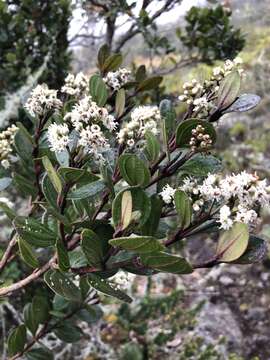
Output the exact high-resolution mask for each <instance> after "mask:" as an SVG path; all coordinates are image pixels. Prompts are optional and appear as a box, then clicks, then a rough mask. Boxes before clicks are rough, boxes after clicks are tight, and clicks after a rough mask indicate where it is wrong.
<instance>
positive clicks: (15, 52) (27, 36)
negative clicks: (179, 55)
mask: <svg viewBox="0 0 270 360" xmlns="http://www.w3.org/2000/svg"><path fill="white" fill-rule="evenodd" d="M70 16H71V2H70V0H55V1H51V0H7V1H5V0H0V64H1V65H0V89H1V90H0V96H1V95H3V94H4V93H6V92H14V91H15V90H16V89H17V88H18V87H20V86H22V85H23V84H24V82H25V81H26V79H27V77H28V76H29V74H31V73H33V72H35V71H36V70H37V69H39V67H40V66H41V65H42V64H43V62H44V60H45V58H46V56H48V57H49V58H48V61H47V67H46V70H45V71H44V74H43V75H42V78H41V79H40V81H41V82H45V81H46V82H47V83H48V85H49V86H51V87H59V86H60V85H61V84H62V82H63V80H64V77H65V76H66V73H67V71H68V69H69V64H70V54H69V52H68V40H67V31H68V27H69V21H70Z"/></svg>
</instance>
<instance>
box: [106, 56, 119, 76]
mask: <svg viewBox="0 0 270 360" xmlns="http://www.w3.org/2000/svg"><path fill="white" fill-rule="evenodd" d="M122 62H123V57H122V55H121V54H113V55H111V56H109V57H107V58H106V60H105V62H104V65H103V71H104V72H108V71H115V70H117V69H118V68H119V67H120V65H121V64H122Z"/></svg>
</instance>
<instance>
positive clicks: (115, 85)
mask: <svg viewBox="0 0 270 360" xmlns="http://www.w3.org/2000/svg"><path fill="white" fill-rule="evenodd" d="M130 75H131V71H130V70H128V69H125V68H121V69H118V70H117V71H109V72H108V74H107V75H106V77H104V78H103V80H104V82H105V83H106V84H107V85H108V86H109V87H111V88H112V89H113V90H119V89H120V88H121V87H122V86H124V85H125V84H126V83H127V82H128V81H129V80H130Z"/></svg>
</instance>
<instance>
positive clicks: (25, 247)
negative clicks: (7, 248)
mask: <svg viewBox="0 0 270 360" xmlns="http://www.w3.org/2000/svg"><path fill="white" fill-rule="evenodd" d="M18 245H19V251H20V256H21V258H22V259H23V261H24V262H25V263H26V264H27V265H29V266H30V267H32V268H34V269H35V268H37V267H39V262H38V259H37V257H36V255H35V253H34V251H33V249H32V248H31V246H30V245H29V244H28V243H27V242H26V241H24V240H23V239H22V238H20V237H19V238H18Z"/></svg>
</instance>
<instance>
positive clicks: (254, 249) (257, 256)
mask: <svg viewBox="0 0 270 360" xmlns="http://www.w3.org/2000/svg"><path fill="white" fill-rule="evenodd" d="M266 255H267V244H266V241H265V240H263V239H261V238H259V237H257V236H254V235H251V236H250V237H249V241H248V246H247V249H246V251H245V252H244V254H243V255H242V256H241V257H240V258H239V259H237V260H236V261H234V263H236V264H253V263H257V262H260V261H262V260H263V259H264V257H265V256H266Z"/></svg>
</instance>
